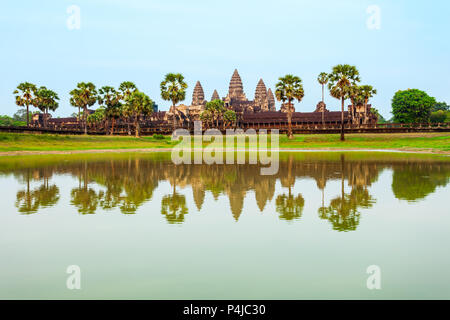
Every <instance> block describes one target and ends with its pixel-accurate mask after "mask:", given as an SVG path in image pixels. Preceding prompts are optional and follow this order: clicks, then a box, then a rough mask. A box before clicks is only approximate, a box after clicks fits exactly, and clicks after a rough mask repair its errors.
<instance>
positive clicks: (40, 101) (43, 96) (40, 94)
mask: <svg viewBox="0 0 450 320" xmlns="http://www.w3.org/2000/svg"><path fill="white" fill-rule="evenodd" d="M57 100H59V97H58V94H57V93H56V92H54V91H52V90H49V89H47V88H46V87H43V86H42V87H40V88H39V89H38V90H36V94H35V98H34V105H35V107H36V108H38V109H39V110H41V111H42V113H43V114H44V128H47V121H48V112H49V110H51V111H55V110H56V109H57V108H58V107H59V103H58V101H57Z"/></svg>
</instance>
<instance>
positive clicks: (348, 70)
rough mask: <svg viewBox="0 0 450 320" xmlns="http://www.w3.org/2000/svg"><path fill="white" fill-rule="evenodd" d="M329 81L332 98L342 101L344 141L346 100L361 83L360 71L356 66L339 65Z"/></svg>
mask: <svg viewBox="0 0 450 320" xmlns="http://www.w3.org/2000/svg"><path fill="white" fill-rule="evenodd" d="M328 79H329V83H328V89H329V90H330V94H331V96H332V97H333V98H336V99H339V100H341V141H344V140H345V137H344V105H345V99H346V98H347V97H348V96H349V93H350V90H351V87H352V86H355V85H356V83H357V82H359V81H360V79H359V71H358V69H356V67H355V66H351V65H348V64H339V65H337V66H334V67H333V70H332V71H331V73H330V74H329V78H328Z"/></svg>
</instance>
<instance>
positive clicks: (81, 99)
mask: <svg viewBox="0 0 450 320" xmlns="http://www.w3.org/2000/svg"><path fill="white" fill-rule="evenodd" d="M70 95H71V96H72V99H71V103H72V101H73V102H74V103H75V104H78V105H79V106H80V107H81V108H83V122H84V134H87V113H88V107H90V106H92V105H93V104H95V103H96V102H97V90H96V89H95V85H94V84H93V83H92V82H87V83H86V82H80V83H78V84H77V88H76V89H74V90H72V91H70Z"/></svg>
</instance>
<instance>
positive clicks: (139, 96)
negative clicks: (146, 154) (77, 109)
mask: <svg viewBox="0 0 450 320" xmlns="http://www.w3.org/2000/svg"><path fill="white" fill-rule="evenodd" d="M125 108H126V110H127V113H128V114H130V115H131V116H132V118H133V119H134V128H135V135H136V138H139V136H140V126H139V118H140V117H141V116H146V115H151V114H152V112H153V101H152V100H151V99H150V98H149V97H148V96H147V95H146V94H145V93H143V92H140V91H134V92H133V93H132V94H131V95H130V96H129V97H128V98H127V100H126V104H125Z"/></svg>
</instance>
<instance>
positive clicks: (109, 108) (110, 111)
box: [98, 86, 122, 135]
mask: <svg viewBox="0 0 450 320" xmlns="http://www.w3.org/2000/svg"><path fill="white" fill-rule="evenodd" d="M98 103H99V104H100V105H104V106H105V116H106V118H107V119H111V135H114V124H115V121H116V119H117V118H119V117H120V115H121V106H122V104H121V103H120V94H119V92H117V91H116V90H115V89H114V88H113V87H109V86H103V87H102V88H100V90H99V96H98ZM106 131H108V129H106Z"/></svg>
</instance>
